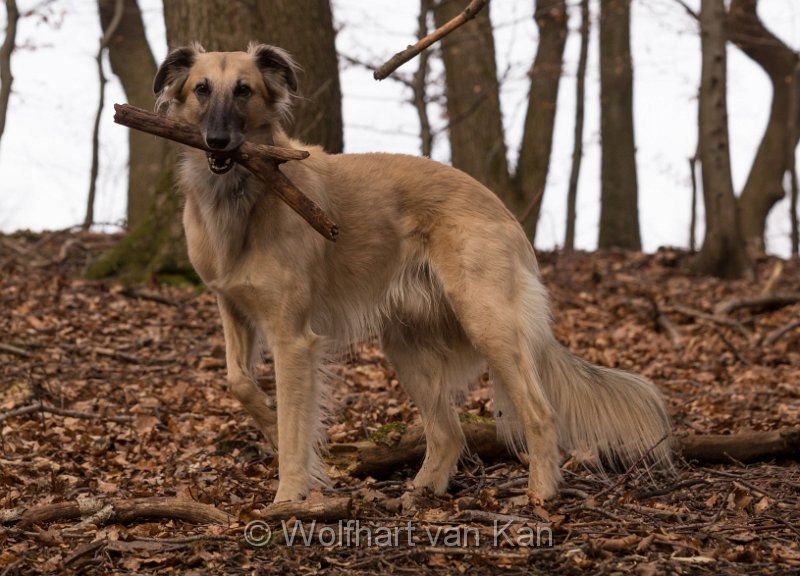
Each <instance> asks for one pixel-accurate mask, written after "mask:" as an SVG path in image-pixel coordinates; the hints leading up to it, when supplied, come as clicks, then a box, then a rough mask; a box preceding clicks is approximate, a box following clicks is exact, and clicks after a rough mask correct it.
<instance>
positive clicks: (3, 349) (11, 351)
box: [0, 342, 31, 358]
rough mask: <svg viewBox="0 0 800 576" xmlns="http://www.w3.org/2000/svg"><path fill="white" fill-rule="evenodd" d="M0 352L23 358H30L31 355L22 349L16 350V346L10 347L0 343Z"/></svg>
mask: <svg viewBox="0 0 800 576" xmlns="http://www.w3.org/2000/svg"><path fill="white" fill-rule="evenodd" d="M0 352H8V353H9V354H16V355H17V356H22V357H23V358H30V355H31V353H30V352H28V351H27V350H23V349H22V348H18V347H17V346H12V345H11V344H3V343H2V342H0Z"/></svg>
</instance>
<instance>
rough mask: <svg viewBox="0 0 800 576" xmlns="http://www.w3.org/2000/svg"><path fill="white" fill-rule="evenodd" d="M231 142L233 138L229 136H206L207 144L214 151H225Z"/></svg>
mask: <svg viewBox="0 0 800 576" xmlns="http://www.w3.org/2000/svg"><path fill="white" fill-rule="evenodd" d="M230 142H231V137H230V136H229V135H228V134H209V135H208V136H206V144H208V147H209V148H213V149H214V150H224V149H225V147H226V146H227V145H228V144H230Z"/></svg>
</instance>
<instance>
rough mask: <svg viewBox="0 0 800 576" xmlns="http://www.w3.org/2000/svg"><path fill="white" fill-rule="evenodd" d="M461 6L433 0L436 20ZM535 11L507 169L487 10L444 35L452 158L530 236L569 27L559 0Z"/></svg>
mask: <svg viewBox="0 0 800 576" xmlns="http://www.w3.org/2000/svg"><path fill="white" fill-rule="evenodd" d="M462 8H463V2H458V1H455V0H442V1H441V2H440V3H439V4H437V5H436V6H435V7H434V15H435V19H436V24H437V26H442V25H443V24H444V23H445V22H447V21H448V20H450V19H451V18H453V17H454V16H456V15H457V14H458V13H459V11H460V10H461V9H462ZM534 17H535V19H536V24H537V26H538V28H539V33H540V37H539V47H538V49H537V52H536V57H535V59H534V63H533V66H532V67H531V70H530V77H531V88H530V92H529V98H528V111H527V115H526V121H525V130H524V134H523V139H522V145H521V147H520V153H519V160H518V162H517V173H516V174H515V175H513V176H512V174H511V173H510V171H509V167H508V162H507V159H506V157H507V149H506V143H505V140H504V133H503V123H502V114H501V111H500V99H499V83H498V79H497V65H496V62H495V50H494V38H493V36H492V26H491V20H490V15H489V12H488V10H483V11H482V12H480V13H478V14H477V16H476V17H475V18H474V20H472V21H470V22H468V23H466V24H465V25H464V26H462V27H461V28H459V29H458V30H456V31H455V32H453V33H451V34H450V35H448V36H446V37H445V38H444V39H443V40H442V59H443V60H444V65H445V79H446V85H447V113H448V117H449V120H450V123H449V129H450V147H451V151H452V163H453V165H454V166H455V167H457V168H460V169H461V170H464V171H465V172H467V173H468V174H470V175H472V176H473V177H475V178H476V179H478V180H479V181H481V182H482V183H483V184H485V185H486V186H487V187H489V188H490V189H491V190H493V191H494V192H495V193H496V194H497V195H498V196H499V197H500V198H501V199H502V200H503V202H505V204H506V206H507V207H508V208H509V209H510V210H511V211H513V212H515V213H516V214H517V216H518V217H519V218H520V220H521V221H522V223H523V227H524V228H525V230H526V232H527V233H528V235H529V237H530V238H531V240H533V237H534V234H535V228H536V221H537V218H538V214H539V205H540V203H541V200H542V195H543V193H544V186H545V182H546V179H547V172H548V168H549V164H550V153H551V149H552V137H553V126H554V123H555V114H556V100H557V98H558V88H559V84H560V79H561V70H562V59H563V51H564V43H565V41H566V32H567V11H566V2H565V0H537V2H536V4H535V12H534ZM476 135H480V137H476Z"/></svg>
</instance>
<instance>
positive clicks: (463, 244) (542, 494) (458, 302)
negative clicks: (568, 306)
mask: <svg viewBox="0 0 800 576" xmlns="http://www.w3.org/2000/svg"><path fill="white" fill-rule="evenodd" d="M481 224H482V222H480V221H477V220H476V221H475V222H468V223H462V225H463V229H468V230H470V234H464V235H462V236H461V237H458V238H456V239H455V240H456V241H455V242H454V241H453V239H452V238H450V237H448V236H441V237H439V238H438V239H437V240H439V241H438V242H434V243H432V244H433V250H432V252H431V254H432V256H433V264H434V266H433V267H434V270H435V271H436V273H437V275H438V277H439V279H440V281H441V283H442V287H443V289H444V291H445V293H446V294H447V297H448V300H449V301H450V303H451V305H452V307H453V310H454V311H455V314H456V317H457V318H458V320H459V322H460V323H461V326H462V327H463V328H464V331H465V333H466V334H467V336H468V338H469V339H470V341H471V342H472V343H473V345H474V346H475V347H476V348H478V349H479V350H480V351H481V353H482V354H483V355H484V357H485V358H486V360H487V362H488V363H489V367H490V369H491V371H492V373H493V376H494V380H495V386H499V387H502V392H503V393H505V396H506V397H507V398H508V399H509V400H510V403H509V404H510V406H513V409H514V411H515V412H516V416H517V417H518V418H519V426H520V427H521V431H520V432H521V436H522V437H523V438H524V441H525V445H526V448H527V450H528V453H529V454H530V469H529V480H528V490H529V494H530V496H531V497H532V499H533V500H541V499H546V498H549V497H551V496H553V495H554V494H555V492H556V490H557V487H558V483H559V481H560V471H559V453H558V439H557V428H556V422H555V415H554V411H553V408H552V406H551V404H550V401H549V399H548V398H547V396H546V394H545V390H544V388H543V385H542V382H541V379H540V376H539V370H538V368H537V366H536V365H535V359H536V358H537V356H538V350H539V349H540V348H542V346H543V345H544V344H545V343H546V342H548V341H549V339H550V338H551V336H550V327H549V313H548V303H547V294H546V291H545V288H544V286H542V284H541V282H540V281H539V279H538V277H537V273H536V264H535V259H534V256H533V251H532V249H531V247H530V244H529V243H528V241H527V239H526V238H525V236H524V235H523V234H522V231H521V229H519V226H518V225H517V224H516V222H514V221H513V220H511V221H509V222H505V221H504V222H496V223H493V224H492V226H491V227H488V229H482V227H481ZM484 228H487V227H486V226H485V225H484ZM443 230H446V231H447V232H448V233H451V232H452V231H451V230H450V229H447V228H443ZM476 231H477V232H476ZM508 416H509V415H507V414H498V420H500V419H501V418H504V417H508Z"/></svg>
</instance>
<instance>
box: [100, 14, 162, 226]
mask: <svg viewBox="0 0 800 576" xmlns="http://www.w3.org/2000/svg"><path fill="white" fill-rule="evenodd" d="M115 5H116V0H98V12H99V15H100V24H101V26H102V28H103V31H104V33H106V34H107V33H108V31H109V27H110V26H111V23H112V22H113V20H114V13H115ZM108 59H109V61H110V63H111V70H112V71H113V72H114V74H115V75H116V76H117V78H119V81H120V83H121V84H122V89H123V90H124V91H125V97H126V99H127V101H128V103H130V104H133V105H134V106H138V107H139V108H145V109H150V108H152V106H153V91H152V89H151V86H152V83H153V77H154V76H155V74H156V60H155V57H154V56H153V52H152V50H151V49H150V45H149V44H148V42H147V36H146V35H145V30H144V23H143V21H142V13H141V10H140V9H139V4H138V2H137V0H124V6H123V10H122V19H121V20H120V23H119V26H118V27H117V29H116V30H115V32H114V34H113V35H112V36H111V37H110V38H109V41H108ZM128 158H129V160H128V170H129V171H128V209H127V216H128V228H129V229H130V228H134V227H136V226H137V225H138V224H139V223H140V222H141V221H142V220H144V219H145V218H147V217H148V212H149V210H150V209H151V208H152V206H153V198H154V196H155V194H156V191H157V189H158V187H159V185H160V183H161V179H162V176H161V174H162V171H163V169H164V166H165V164H167V163H169V162H170V158H169V146H168V145H167V143H166V142H163V141H158V140H154V139H153V138H152V137H151V136H148V135H147V134H143V133H141V132H138V131H136V130H131V131H130V133H129V135H128Z"/></svg>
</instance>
